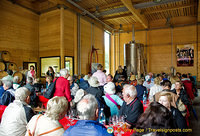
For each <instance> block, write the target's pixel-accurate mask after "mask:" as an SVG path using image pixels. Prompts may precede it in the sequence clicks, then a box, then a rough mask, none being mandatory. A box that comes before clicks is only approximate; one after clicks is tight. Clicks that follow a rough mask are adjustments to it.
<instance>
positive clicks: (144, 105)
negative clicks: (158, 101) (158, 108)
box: [141, 100, 150, 112]
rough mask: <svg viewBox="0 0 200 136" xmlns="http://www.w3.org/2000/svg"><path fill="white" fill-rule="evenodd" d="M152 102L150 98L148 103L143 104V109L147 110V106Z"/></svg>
mask: <svg viewBox="0 0 200 136" xmlns="http://www.w3.org/2000/svg"><path fill="white" fill-rule="evenodd" d="M141 103H142V104H143V101H141ZM149 104H150V102H149V100H147V103H146V104H143V110H144V112H145V110H146V108H147V107H148V106H149Z"/></svg>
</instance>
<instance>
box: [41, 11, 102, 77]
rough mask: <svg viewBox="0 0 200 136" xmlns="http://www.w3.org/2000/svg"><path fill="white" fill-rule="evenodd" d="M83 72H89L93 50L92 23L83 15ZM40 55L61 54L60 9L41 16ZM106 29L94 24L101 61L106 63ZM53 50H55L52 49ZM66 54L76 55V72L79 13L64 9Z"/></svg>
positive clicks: (96, 46) (95, 38)
mask: <svg viewBox="0 0 200 136" xmlns="http://www.w3.org/2000/svg"><path fill="white" fill-rule="evenodd" d="M80 26H81V39H80V40H81V54H80V55H81V57H80V58H81V73H83V74H86V73H87V72H89V62H90V60H89V57H90V52H91V42H92V41H91V23H90V22H89V21H88V20H87V19H85V18H84V17H81V19H80ZM39 33H40V49H39V52H40V57H48V56H60V50H61V48H60V42H61V41H60V36H61V31H60V9H57V10H54V11H50V12H47V13H44V14H42V15H41V16H40V27H39ZM103 38H104V30H103V28H100V27H99V26H98V27H97V26H96V25H94V45H95V48H98V49H100V50H98V55H99V63H102V64H104V39H103ZM52 50H53V51H52ZM64 55H65V56H72V57H74V73H75V74H77V73H78V69H77V66H78V64H77V55H79V54H77V15H76V13H74V12H72V11H70V10H64Z"/></svg>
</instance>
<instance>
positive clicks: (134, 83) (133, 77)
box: [129, 75, 137, 86]
mask: <svg viewBox="0 0 200 136" xmlns="http://www.w3.org/2000/svg"><path fill="white" fill-rule="evenodd" d="M129 84H131V85H133V86H136V85H137V80H136V76H135V75H131V77H130V81H129Z"/></svg>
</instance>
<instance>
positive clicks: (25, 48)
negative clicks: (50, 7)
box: [0, 0, 39, 70]
mask: <svg viewBox="0 0 200 136" xmlns="http://www.w3.org/2000/svg"><path fill="white" fill-rule="evenodd" d="M38 22H39V16H38V15H36V14H35V13H32V12H31V11H28V10H26V9H24V8H22V7H19V6H18V5H15V4H12V3H11V2H9V1H6V0H1V1H0V31H1V33H0V50H7V51H9V52H10V54H11V60H10V61H11V62H14V63H16V64H17V67H18V70H20V69H22V67H23V62H24V61H26V62H38V49H39V38H38V36H39V35H38V26H39V24H38Z"/></svg>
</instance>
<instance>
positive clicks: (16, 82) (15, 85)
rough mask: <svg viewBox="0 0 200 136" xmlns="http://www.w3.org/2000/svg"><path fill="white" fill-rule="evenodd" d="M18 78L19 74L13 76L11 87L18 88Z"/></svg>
mask: <svg viewBox="0 0 200 136" xmlns="http://www.w3.org/2000/svg"><path fill="white" fill-rule="evenodd" d="M19 83H20V78H19V76H15V77H14V78H13V89H15V90H16V89H17V88H19V87H20V84H19Z"/></svg>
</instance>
